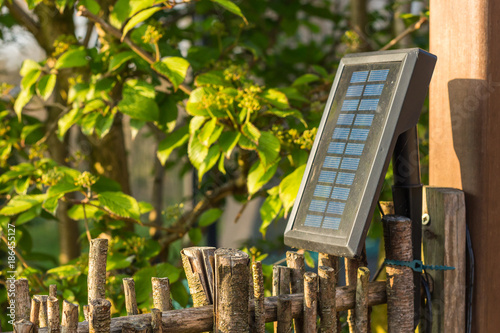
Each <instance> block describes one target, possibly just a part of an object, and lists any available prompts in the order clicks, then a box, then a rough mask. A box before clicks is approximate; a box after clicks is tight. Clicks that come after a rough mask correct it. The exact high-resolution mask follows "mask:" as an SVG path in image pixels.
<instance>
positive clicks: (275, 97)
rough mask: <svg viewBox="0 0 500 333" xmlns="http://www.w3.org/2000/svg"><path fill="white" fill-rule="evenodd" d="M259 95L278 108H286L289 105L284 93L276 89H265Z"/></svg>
mask: <svg viewBox="0 0 500 333" xmlns="http://www.w3.org/2000/svg"><path fill="white" fill-rule="evenodd" d="M261 97H262V99H263V100H264V101H266V102H268V103H269V104H271V105H272V106H274V107H277V108H279V109H288V108H289V107H290V106H289V104H288V98H286V95H285V94H284V93H282V92H281V91H278V90H276V89H267V90H266V91H264V93H262V95H261Z"/></svg>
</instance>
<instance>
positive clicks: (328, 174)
mask: <svg viewBox="0 0 500 333" xmlns="http://www.w3.org/2000/svg"><path fill="white" fill-rule="evenodd" d="M336 175H337V173H336V172H335V171H326V170H321V173H320V174H319V180H318V181H319V182H321V183H331V184H333V181H334V180H335V176H336Z"/></svg>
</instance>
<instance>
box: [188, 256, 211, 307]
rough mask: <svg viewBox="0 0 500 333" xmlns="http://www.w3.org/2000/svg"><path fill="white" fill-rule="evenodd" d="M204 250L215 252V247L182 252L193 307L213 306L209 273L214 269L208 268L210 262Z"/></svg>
mask: <svg viewBox="0 0 500 333" xmlns="http://www.w3.org/2000/svg"><path fill="white" fill-rule="evenodd" d="M204 250H214V251H215V248H214V247H208V248H204V247H189V248H186V249H183V250H182V251H181V258H182V266H183V267H184V272H185V273H186V279H187V281H188V285H189V293H190V294H191V297H192V298H193V306H194V307H198V306H204V305H209V304H212V301H213V294H212V293H211V291H210V281H209V280H210V279H209V278H208V275H207V274H208V273H207V272H210V270H212V267H209V268H207V267H206V264H207V263H209V262H210V259H209V258H208V255H207V254H206V255H205V257H204V254H203V253H204V252H205V251H204Z"/></svg>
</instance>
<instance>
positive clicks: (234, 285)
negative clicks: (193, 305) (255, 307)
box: [214, 249, 250, 333]
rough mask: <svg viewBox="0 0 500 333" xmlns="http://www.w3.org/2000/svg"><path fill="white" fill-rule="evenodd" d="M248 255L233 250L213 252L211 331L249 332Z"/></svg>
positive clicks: (216, 332)
mask: <svg viewBox="0 0 500 333" xmlns="http://www.w3.org/2000/svg"><path fill="white" fill-rule="evenodd" d="M249 261H250V260H249V257H248V255H247V254H246V253H245V252H242V251H239V250H234V249H218V250H216V251H215V266H216V271H215V303H214V311H215V324H214V332H215V333H218V332H223V333H225V332H236V333H238V332H248V331H249V325H248V275H249V273H250V272H249V267H248V264H249Z"/></svg>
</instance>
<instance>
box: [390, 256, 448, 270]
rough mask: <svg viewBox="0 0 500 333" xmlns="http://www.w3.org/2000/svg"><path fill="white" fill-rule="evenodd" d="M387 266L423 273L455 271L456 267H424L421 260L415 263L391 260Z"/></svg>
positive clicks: (414, 261)
mask: <svg viewBox="0 0 500 333" xmlns="http://www.w3.org/2000/svg"><path fill="white" fill-rule="evenodd" d="M384 262H385V264H386V265H394V266H405V267H409V268H411V269H412V270H413V271H415V272H419V273H422V271H423V270H424V269H425V270H433V271H449V270H453V269H455V267H450V266H441V265H424V264H423V263H422V261H421V260H416V259H415V260H413V261H400V260H389V259H385V261H384Z"/></svg>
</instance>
